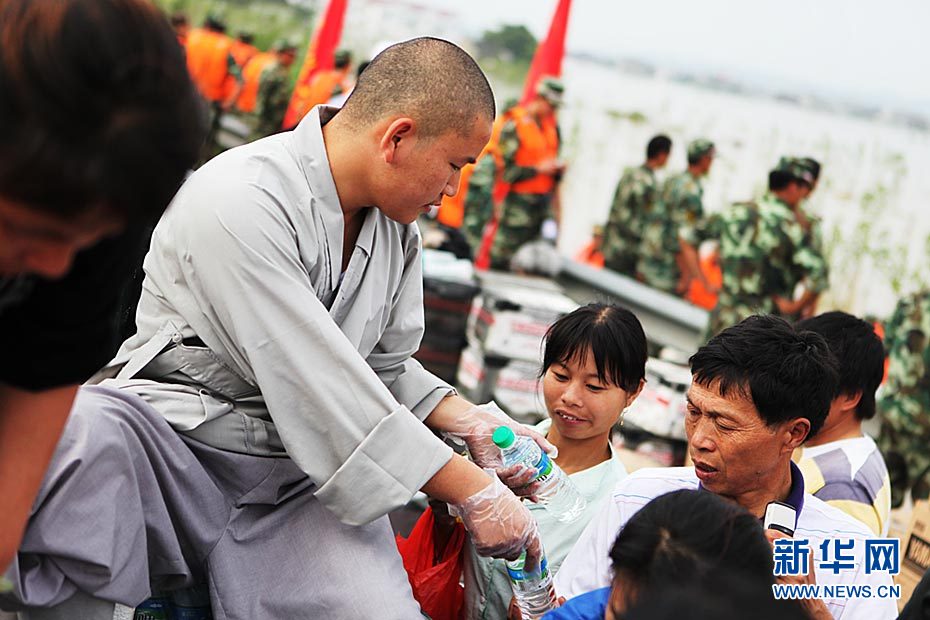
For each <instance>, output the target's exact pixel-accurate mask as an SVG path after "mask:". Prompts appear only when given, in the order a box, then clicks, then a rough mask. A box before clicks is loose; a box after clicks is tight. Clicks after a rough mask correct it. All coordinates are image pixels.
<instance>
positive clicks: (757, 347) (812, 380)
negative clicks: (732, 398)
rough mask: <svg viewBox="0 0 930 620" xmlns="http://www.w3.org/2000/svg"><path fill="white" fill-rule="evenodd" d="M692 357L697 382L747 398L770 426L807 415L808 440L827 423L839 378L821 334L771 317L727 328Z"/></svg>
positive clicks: (724, 394) (767, 316) (728, 393)
mask: <svg viewBox="0 0 930 620" xmlns="http://www.w3.org/2000/svg"><path fill="white" fill-rule="evenodd" d="M689 361H690V363H691V374H692V375H693V377H694V382H695V383H697V384H698V385H701V386H703V387H706V388H710V387H711V386H712V385H713V386H714V388H715V389H716V390H717V391H718V392H719V393H720V395H721V396H723V397H724V398H726V397H728V396H729V395H731V394H734V393H735V394H739V395H741V396H743V397H745V398H748V399H749V400H750V401H752V403H753V405H754V406H755V408H756V410H757V411H758V412H759V415H760V416H761V418H762V420H763V421H764V422H765V423H766V424H767V425H768V426H774V425H775V424H778V423H780V422H785V421H787V420H791V419H793V418H807V420H808V421H809V422H810V425H811V429H810V433H809V434H808V436H807V439H810V438H811V437H813V436H814V435H816V434H817V431H818V430H820V427H821V426H823V422H824V420H826V418H827V413H828V412H829V411H830V402H831V401H832V400H833V395H834V394H835V393H836V386H837V383H838V382H839V371H838V370H837V364H836V360H835V359H834V358H833V354H832V353H830V349H829V348H828V347H827V343H826V342H825V341H824V339H823V337H822V336H820V335H819V334H815V333H814V332H810V331H797V330H795V329H794V328H793V327H792V326H791V325H789V324H788V322H787V321H785V320H784V319H782V318H780V317H777V316H772V315H756V316H751V317H749V318H747V319H744V320H743V321H741V322H740V323H738V324H736V325H734V326H732V327H728V328H727V329H725V330H723V331H722V332H720V333H719V334H717V335H716V336H714V337H713V338H711V339H710V341H708V342H707V344H705V345H704V346H702V347H701V348H700V349H698V350H697V353H695V354H694V355H692V356H691V359H690V360H689Z"/></svg>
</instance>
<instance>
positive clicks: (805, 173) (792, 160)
mask: <svg viewBox="0 0 930 620" xmlns="http://www.w3.org/2000/svg"><path fill="white" fill-rule="evenodd" d="M775 170H777V171H779V172H785V173H787V174H789V175H791V177H792V178H794V179H797V180H798V181H802V182H804V183H807V184H808V185H811V186H813V185H814V178H815V177H814V174H813V172H812V170H811V168H810V166H809V164H807V163H805V162H804V161H802V160H801V159H800V158H797V157H782V158H781V159H779V160H778V165H777V166H775Z"/></svg>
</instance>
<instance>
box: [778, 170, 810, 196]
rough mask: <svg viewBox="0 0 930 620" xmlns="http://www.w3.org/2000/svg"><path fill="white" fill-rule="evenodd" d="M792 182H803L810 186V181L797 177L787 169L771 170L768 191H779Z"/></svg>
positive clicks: (799, 183)
mask: <svg viewBox="0 0 930 620" xmlns="http://www.w3.org/2000/svg"><path fill="white" fill-rule="evenodd" d="M792 183H797V184H798V185H801V184H804V185H807V186H808V187H810V183H806V182H804V181H802V180H801V179H799V178H797V177H796V176H794V175H793V174H791V173H790V172H788V171H787V170H772V171H771V172H769V191H770V192H779V191H781V190H783V189H785V188H786V187H788V186H789V185H791V184H792Z"/></svg>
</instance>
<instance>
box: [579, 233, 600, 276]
mask: <svg viewBox="0 0 930 620" xmlns="http://www.w3.org/2000/svg"><path fill="white" fill-rule="evenodd" d="M575 260H576V261H578V262H579V263H584V264H586V265H590V266H591V267H594V268H595V269H602V268H603V267H604V255H603V254H601V251H600V250H598V249H597V246H596V245H595V244H594V239H591V241H588V242H587V243H586V244H585V246H584V247H583V248H581V249H580V250H578V253H577V254H575Z"/></svg>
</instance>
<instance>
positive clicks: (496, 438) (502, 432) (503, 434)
mask: <svg viewBox="0 0 930 620" xmlns="http://www.w3.org/2000/svg"><path fill="white" fill-rule="evenodd" d="M514 439H516V437H515V436H514V434H513V431H512V430H510V427H509V426H498V427H497V428H496V429H495V430H494V434H493V435H491V441H493V442H494V445H496V446H497V447H498V448H500V449H501V450H503V449H504V448H509V447H510V446H512V445H513V442H514Z"/></svg>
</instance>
